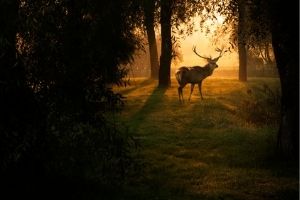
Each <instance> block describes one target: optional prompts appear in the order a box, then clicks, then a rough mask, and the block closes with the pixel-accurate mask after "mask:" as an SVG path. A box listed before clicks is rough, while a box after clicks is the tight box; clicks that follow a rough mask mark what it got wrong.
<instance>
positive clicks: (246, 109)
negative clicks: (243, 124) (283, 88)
mask: <svg viewBox="0 0 300 200" xmlns="http://www.w3.org/2000/svg"><path fill="white" fill-rule="evenodd" d="M247 94H248V98H247V99H246V100H244V101H243V102H242V104H241V105H240V108H239V112H240V115H241V116H243V118H244V119H245V120H246V121H247V122H249V123H254V124H257V125H268V124H270V125H276V124H278V123H279V118H280V98H281V94H280V92H279V90H278V88H277V89H275V90H273V89H271V88H270V87H269V86H268V85H267V84H265V83H264V84H262V85H261V86H258V87H254V88H248V89H247Z"/></svg>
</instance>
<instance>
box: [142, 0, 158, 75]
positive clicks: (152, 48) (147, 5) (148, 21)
mask: <svg viewBox="0 0 300 200" xmlns="http://www.w3.org/2000/svg"><path fill="white" fill-rule="evenodd" d="M154 11H155V1H153V0H144V13H145V26H146V31H147V37H148V43H149V52H150V65H151V78H153V79H158V68H159V63H158V53H157V45H156V37H155V31H154Z"/></svg>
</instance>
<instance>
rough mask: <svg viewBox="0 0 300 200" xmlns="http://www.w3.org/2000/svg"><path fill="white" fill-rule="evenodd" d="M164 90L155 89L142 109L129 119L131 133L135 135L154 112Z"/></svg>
mask: <svg viewBox="0 0 300 200" xmlns="http://www.w3.org/2000/svg"><path fill="white" fill-rule="evenodd" d="M166 90H167V88H160V87H157V88H155V89H154V90H153V92H152V94H151V95H149V98H148V99H147V101H146V102H145V103H144V105H143V107H142V108H141V109H140V110H138V111H137V112H136V113H135V114H134V115H133V116H132V117H131V119H130V120H131V121H132V122H133V123H132V124H133V126H132V132H134V133H135V132H136V131H137V130H138V128H139V127H140V125H141V124H142V123H143V122H144V120H145V119H146V117H147V116H148V115H149V114H150V113H152V112H153V111H154V110H155V107H156V106H157V105H158V104H159V103H160V102H162V100H163V97H164V94H165V92H166Z"/></svg>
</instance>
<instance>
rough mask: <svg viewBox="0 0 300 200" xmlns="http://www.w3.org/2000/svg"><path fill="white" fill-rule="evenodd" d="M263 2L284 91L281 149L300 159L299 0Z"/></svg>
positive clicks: (282, 90) (281, 151)
mask: <svg viewBox="0 0 300 200" xmlns="http://www.w3.org/2000/svg"><path fill="white" fill-rule="evenodd" d="M264 3H265V4H264V6H265V7H264V8H265V9H267V12H269V13H268V15H269V16H270V17H271V24H270V26H271V29H270V30H271V33H272V45H273V48H274V54H275V59H276V64H277V68H278V72H279V77H280V82H281V92H282V96H281V122H280V127H279V132H278V151H279V153H280V154H282V155H283V156H284V157H291V156H294V157H295V158H296V159H299V151H298V150H299V60H298V58H299V18H298V13H299V10H298V8H299V2H298V1H297V2H293V3H287V2H284V1H282V0H276V1H267V2H264ZM267 5H268V6H269V7H267ZM270 5H272V6H270ZM283 13H284V14H283ZM297 25H298V26H297Z"/></svg>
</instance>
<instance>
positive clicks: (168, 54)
mask: <svg viewBox="0 0 300 200" xmlns="http://www.w3.org/2000/svg"><path fill="white" fill-rule="evenodd" d="M160 3H161V13H160V24H161V56H160V68H159V87H168V86H170V84H171V77H170V72H171V59H172V36H171V28H172V25H171V17H172V7H173V0H161V2H160Z"/></svg>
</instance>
